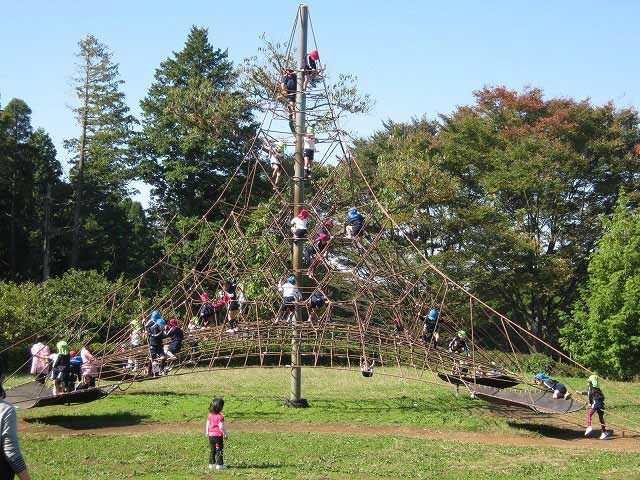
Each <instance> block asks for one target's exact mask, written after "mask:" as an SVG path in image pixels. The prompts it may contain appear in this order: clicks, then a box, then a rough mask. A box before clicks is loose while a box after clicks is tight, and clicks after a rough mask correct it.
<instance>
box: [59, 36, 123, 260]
mask: <svg viewBox="0 0 640 480" xmlns="http://www.w3.org/2000/svg"><path fill="white" fill-rule="evenodd" d="M78 45H79V47H80V51H79V53H78V54H77V57H78V58H79V63H78V64H77V72H76V77H75V78H74V82H75V92H76V97H77V100H78V105H77V106H76V107H74V108H73V109H72V110H73V112H74V114H75V115H76V119H77V122H78V125H79V126H80V135H79V137H78V138H74V139H70V140H67V141H66V143H65V146H66V148H67V149H68V150H69V151H71V152H73V153H74V167H73V169H72V172H71V174H72V175H71V176H72V182H73V188H74V209H73V228H72V235H73V236H72V250H71V266H72V267H76V266H78V264H79V260H80V259H79V253H80V246H81V231H82V230H83V228H84V227H83V219H84V218H85V217H86V216H87V215H95V214H96V213H99V210H100V207H101V205H103V204H104V203H105V202H116V203H117V202H119V201H120V200H121V199H122V197H123V196H124V195H126V193H127V184H128V182H129V181H130V180H131V178H132V176H133V169H132V168H131V166H132V165H131V162H130V158H129V157H128V154H127V147H128V141H129V138H130V136H131V133H132V130H131V129H132V126H133V124H134V123H135V120H134V118H133V117H132V116H131V115H130V114H129V108H128V107H127V105H126V103H125V95H124V93H123V92H121V91H120V87H121V85H122V84H123V83H124V81H123V80H121V79H120V78H119V72H118V64H117V63H113V61H112V55H111V52H110V51H109V49H108V48H107V47H106V46H105V45H104V44H102V43H100V42H99V41H98V40H97V39H96V38H95V37H94V36H93V35H88V36H87V37H86V38H85V39H83V40H81V41H80V42H79V43H78Z"/></svg>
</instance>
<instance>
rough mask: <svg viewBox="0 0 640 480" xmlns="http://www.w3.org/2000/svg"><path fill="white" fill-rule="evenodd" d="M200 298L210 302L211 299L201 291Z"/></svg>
mask: <svg viewBox="0 0 640 480" xmlns="http://www.w3.org/2000/svg"><path fill="white" fill-rule="evenodd" d="M200 300H202V301H203V302H210V301H211V299H210V298H209V295H207V294H206V293H201V294H200Z"/></svg>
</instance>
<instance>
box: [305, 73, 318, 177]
mask: <svg viewBox="0 0 640 480" xmlns="http://www.w3.org/2000/svg"><path fill="white" fill-rule="evenodd" d="M305 78H306V77H305ZM317 143H318V140H317V139H316V136H315V133H314V129H313V127H307V134H306V135H305V136H304V149H303V152H302V154H303V157H304V178H305V180H306V179H309V178H311V163H312V162H313V156H314V154H315V153H316V151H317V149H316V144H317Z"/></svg>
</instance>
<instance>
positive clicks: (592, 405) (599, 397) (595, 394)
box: [578, 375, 611, 440]
mask: <svg viewBox="0 0 640 480" xmlns="http://www.w3.org/2000/svg"><path fill="white" fill-rule="evenodd" d="M587 382H588V384H589V388H588V389H587V391H586V392H578V393H579V394H580V395H587V396H588V399H589V410H587V429H586V430H585V432H584V435H585V436H586V437H588V436H589V435H591V432H593V427H592V426H591V421H592V417H593V414H594V413H596V412H597V413H598V419H599V420H600V429H601V433H600V440H606V439H607V438H609V437H610V436H611V432H609V431H608V430H607V425H606V422H605V421H604V393H602V390H600V378H599V377H598V376H597V375H591V376H590V377H589V378H588V379H587Z"/></svg>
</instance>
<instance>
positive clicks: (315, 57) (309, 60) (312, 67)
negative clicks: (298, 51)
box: [302, 50, 320, 91]
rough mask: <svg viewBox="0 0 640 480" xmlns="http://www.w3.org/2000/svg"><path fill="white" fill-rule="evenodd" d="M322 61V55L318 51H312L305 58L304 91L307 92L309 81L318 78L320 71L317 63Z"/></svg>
mask: <svg viewBox="0 0 640 480" xmlns="http://www.w3.org/2000/svg"><path fill="white" fill-rule="evenodd" d="M319 61H320V54H319V53H318V51H317V50H311V51H310V52H309V53H308V54H307V56H306V57H305V66H304V83H303V85H302V90H303V91H306V90H307V86H308V85H309V81H313V80H315V79H316V77H317V76H318V72H319V71H320V69H319V68H318V64H317V63H316V62H319Z"/></svg>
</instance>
